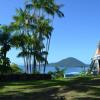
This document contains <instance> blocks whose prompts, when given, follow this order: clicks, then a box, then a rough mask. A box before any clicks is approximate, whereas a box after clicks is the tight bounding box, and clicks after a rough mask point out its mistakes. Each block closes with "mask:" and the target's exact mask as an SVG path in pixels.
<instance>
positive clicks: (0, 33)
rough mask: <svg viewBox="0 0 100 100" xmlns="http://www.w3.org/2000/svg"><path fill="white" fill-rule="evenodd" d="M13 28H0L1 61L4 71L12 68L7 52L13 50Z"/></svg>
mask: <svg viewBox="0 0 100 100" xmlns="http://www.w3.org/2000/svg"><path fill="white" fill-rule="evenodd" d="M10 32H11V28H10V27H8V26H1V27H0V46H1V48H0V59H1V67H2V68H3V69H4V70H3V71H7V70H8V69H9V68H10V60H9V58H8V57H7V52H8V51H9V50H10V49H11V44H10V41H11V33H10Z"/></svg>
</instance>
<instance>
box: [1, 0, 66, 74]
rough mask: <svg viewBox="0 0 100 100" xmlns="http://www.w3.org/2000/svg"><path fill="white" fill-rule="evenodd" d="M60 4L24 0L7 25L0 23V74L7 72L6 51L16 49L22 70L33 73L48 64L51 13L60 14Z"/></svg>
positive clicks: (42, 0)
mask: <svg viewBox="0 0 100 100" xmlns="http://www.w3.org/2000/svg"><path fill="white" fill-rule="evenodd" d="M61 7H62V5H58V4H56V3H55V0H25V5H24V8H23V9H22V8H18V9H17V10H16V15H15V16H13V20H14V21H13V22H11V24H10V25H8V26H7V25H1V26H0V73H1V74H2V73H3V74H4V73H5V74H6V73H9V72H10V71H11V67H10V59H9V58H8V57H7V52H8V51H9V50H10V49H11V48H17V49H19V50H20V52H19V54H18V57H22V58H23V61H24V67H25V73H36V72H37V70H36V67H37V65H38V66H39V68H38V71H40V67H41V65H43V66H44V69H43V71H44V73H45V68H46V65H47V64H48V60H47V57H48V52H49V47H50V40H51V36H52V32H53V26H52V25H53V20H54V17H55V15H57V16H58V17H64V14H63V13H62V12H61V11H60V8H61ZM7 71H8V72H7Z"/></svg>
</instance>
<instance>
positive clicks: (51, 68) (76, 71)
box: [21, 66, 89, 74]
mask: <svg viewBox="0 0 100 100" xmlns="http://www.w3.org/2000/svg"><path fill="white" fill-rule="evenodd" d="M21 68H22V69H23V70H24V67H23V66H21ZM37 68H38V67H37ZM59 68H60V69H65V74H79V73H80V72H82V71H87V70H88V68H89V67H67V68H65V67H59ZM49 71H52V72H54V71H56V69H55V67H54V66H46V72H45V73H48V72H49ZM41 73H43V67H41Z"/></svg>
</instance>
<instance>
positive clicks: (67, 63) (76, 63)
mask: <svg viewBox="0 0 100 100" xmlns="http://www.w3.org/2000/svg"><path fill="white" fill-rule="evenodd" d="M49 65H50V66H58V67H83V66H88V65H87V64H85V63H83V62H82V61H80V60H78V59H76V58H73V57H69V58H66V59H63V60H61V61H58V62H56V63H51V64H49Z"/></svg>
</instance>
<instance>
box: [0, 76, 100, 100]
mask: <svg viewBox="0 0 100 100" xmlns="http://www.w3.org/2000/svg"><path fill="white" fill-rule="evenodd" d="M0 100H100V78H99V77H95V78H94V77H92V78H91V77H78V78H71V79H64V80H49V81H47V80H44V81H43V80H42V81H24V82H0Z"/></svg>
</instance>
